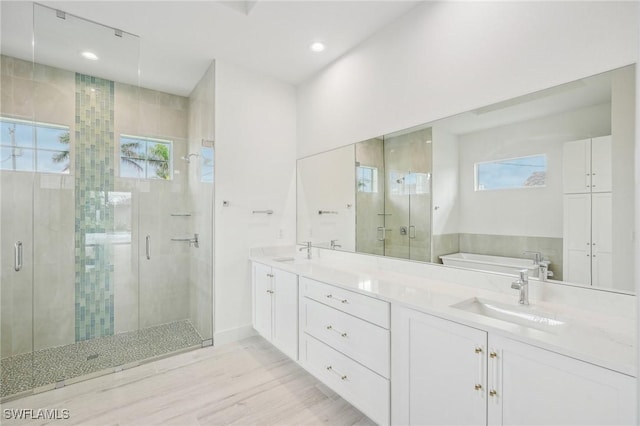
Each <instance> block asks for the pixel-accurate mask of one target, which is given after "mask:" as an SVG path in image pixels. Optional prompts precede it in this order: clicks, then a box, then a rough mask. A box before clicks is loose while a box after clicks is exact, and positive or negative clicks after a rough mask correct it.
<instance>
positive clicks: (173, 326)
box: [0, 320, 202, 398]
mask: <svg viewBox="0 0 640 426" xmlns="http://www.w3.org/2000/svg"><path fill="white" fill-rule="evenodd" d="M201 345H202V338H201V337H200V335H199V334H198V332H197V331H196V330H195V329H194V328H193V326H192V325H191V323H189V321H186V320H185V321H178V322H173V323H169V324H163V325H159V326H155V327H149V328H145V329H143V330H139V331H130V332H127V333H121V334H116V335H114V336H108V337H101V338H98V339H93V340H85V341H82V342H77V343H73V344H70V345H66V346H58V347H55V348H48V349H42V350H39V351H36V352H35V353H33V354H31V353H27V354H21V355H16V356H12V357H8V358H4V359H2V360H0V376H2V386H1V387H0V397H1V398H4V397H7V396H10V395H14V394H17V393H19V392H24V391H28V390H29V389H32V388H38V387H40V386H45V385H49V384H52V383H55V382H57V381H59V380H63V379H70V378H73V377H78V376H83V375H86V374H91V373H95V372H97V371H101V370H106V369H109V368H113V367H115V366H119V365H124V364H128V363H132V362H135V361H141V360H144V359H149V358H153V357H156V356H159V355H163V354H167V353H171V352H174V351H178V350H181V349H186V348H190V347H194V346H201Z"/></svg>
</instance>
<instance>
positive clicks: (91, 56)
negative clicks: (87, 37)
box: [82, 50, 98, 61]
mask: <svg viewBox="0 0 640 426" xmlns="http://www.w3.org/2000/svg"><path fill="white" fill-rule="evenodd" d="M82 57H83V58H85V59H90V60H92V61H97V60H98V55H96V54H95V53H93V52H89V51H88V50H86V51H84V52H82Z"/></svg>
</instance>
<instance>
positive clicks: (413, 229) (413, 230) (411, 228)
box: [409, 225, 416, 240]
mask: <svg viewBox="0 0 640 426" xmlns="http://www.w3.org/2000/svg"><path fill="white" fill-rule="evenodd" d="M409 238H411V239H412V240H413V239H415V238H416V226H415V225H409Z"/></svg>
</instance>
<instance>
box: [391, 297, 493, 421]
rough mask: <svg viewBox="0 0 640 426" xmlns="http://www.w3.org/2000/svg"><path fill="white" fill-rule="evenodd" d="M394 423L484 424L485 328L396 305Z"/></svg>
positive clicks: (393, 373)
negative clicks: (476, 327)
mask: <svg viewBox="0 0 640 426" xmlns="http://www.w3.org/2000/svg"><path fill="white" fill-rule="evenodd" d="M391 324H392V332H391V342H392V343H391V351H392V356H391V377H393V382H392V385H391V410H392V411H391V416H392V417H391V423H392V424H404V425H484V424H486V413H487V412H486V408H487V406H486V404H487V401H486V342H487V334H486V333H485V332H484V331H480V330H476V329H474V328H471V327H467V326H463V325H460V324H457V323H454V322H451V321H446V320H443V319H440V318H436V317H433V316H430V315H426V314H423V313H420V312H417V311H413V310H411V309H406V308H399V307H395V306H393V307H392V321H391Z"/></svg>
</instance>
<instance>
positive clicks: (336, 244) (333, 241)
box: [331, 240, 342, 250]
mask: <svg viewBox="0 0 640 426" xmlns="http://www.w3.org/2000/svg"><path fill="white" fill-rule="evenodd" d="M338 247H342V246H341V245H340V244H338V240H331V249H333V250H335V249H336V248H338Z"/></svg>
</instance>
